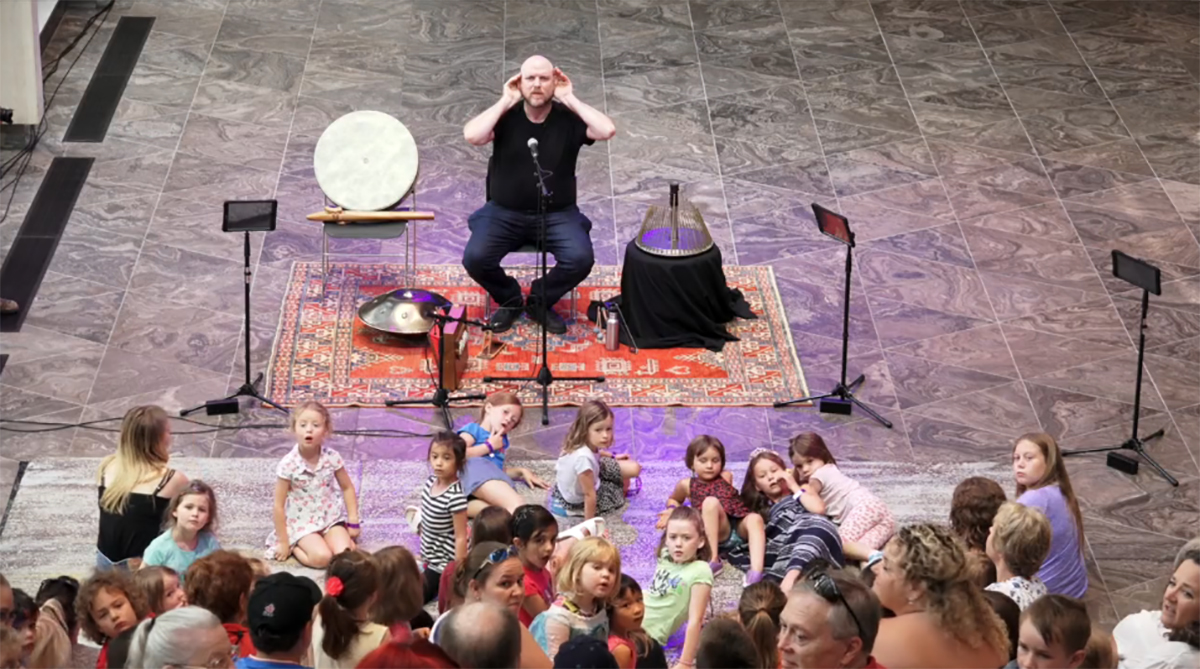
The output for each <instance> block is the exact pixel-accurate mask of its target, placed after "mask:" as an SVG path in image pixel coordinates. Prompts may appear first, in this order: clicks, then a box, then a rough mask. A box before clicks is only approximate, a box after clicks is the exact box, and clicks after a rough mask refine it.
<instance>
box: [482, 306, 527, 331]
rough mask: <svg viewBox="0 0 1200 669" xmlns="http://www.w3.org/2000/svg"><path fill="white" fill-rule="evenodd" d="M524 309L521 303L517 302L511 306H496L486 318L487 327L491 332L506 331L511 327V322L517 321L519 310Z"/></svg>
mask: <svg viewBox="0 0 1200 669" xmlns="http://www.w3.org/2000/svg"><path fill="white" fill-rule="evenodd" d="M522 309H524V305H523V304H518V305H516V306H512V307H496V310H495V311H493V312H492V316H491V318H489V319H488V327H489V328H491V330H492V332H496V333H500V332H508V331H509V330H511V329H512V326H513V323H516V322H517V318H518V317H520V315H521V311H522Z"/></svg>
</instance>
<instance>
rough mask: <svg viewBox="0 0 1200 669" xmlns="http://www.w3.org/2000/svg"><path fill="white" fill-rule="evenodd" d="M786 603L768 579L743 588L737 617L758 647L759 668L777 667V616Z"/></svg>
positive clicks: (777, 587) (781, 592)
mask: <svg viewBox="0 0 1200 669" xmlns="http://www.w3.org/2000/svg"><path fill="white" fill-rule="evenodd" d="M786 605H787V597H786V596H785V595H784V594H783V591H782V590H780V589H779V586H778V585H775V584H774V583H771V582H769V581H759V582H758V583H755V584H754V585H751V586H750V587H748V588H746V589H745V590H743V591H742V598H741V600H739V601H738V611H737V612H738V618H739V619H740V620H741V621H742V626H743V627H745V628H746V633H747V634H749V635H750V640H751V641H753V642H754V647H755V649H757V650H758V667H759V669H776V668H777V667H778V666H779V649H778V644H779V616H780V614H782V613H783V607H784V606H786Z"/></svg>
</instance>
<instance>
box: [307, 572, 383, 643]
mask: <svg viewBox="0 0 1200 669" xmlns="http://www.w3.org/2000/svg"><path fill="white" fill-rule="evenodd" d="M325 574H326V579H325V596H324V597H322V598H321V602H320V603H319V604H317V612H318V613H319V614H320V616H321V626H322V628H323V629H324V633H325V638H324V639H322V641H321V650H323V651H325V654H326V655H328V656H329V657H331V658H333V659H335V660H339V659H341V658H342V657H343V656H345V654H346V653H347V652H348V651H349V650H350V645H351V644H352V643H354V637H355V636H357V635H358V634H359V632H360V629H359V622H358V620H356V619H355V618H354V615H353V613H352V612H353V611H355V610H356V609H358V608H360V607H361V606H363V605H364V604H366V603H367V602H369V601H370V600H371V597H372V596H374V595H375V593H376V592H377V591H378V590H379V568H378V567H377V566H376V565H375V562H374V560H372V559H371V556H370V555H368V554H366V553H364V552H362V551H346V552H344V553H339V554H338V555H335V556H334V557H333V560H331V561H330V562H329V568H328V569H327V570H326V571H325Z"/></svg>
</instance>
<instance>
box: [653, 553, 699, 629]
mask: <svg viewBox="0 0 1200 669" xmlns="http://www.w3.org/2000/svg"><path fill="white" fill-rule="evenodd" d="M712 582H713V575H712V569H711V568H710V567H709V566H708V563H707V562H704V561H703V560H692V561H691V562H689V563H687V564H679V563H677V562H672V561H671V559H670V558H665V557H660V558H659V559H658V567H656V568H655V570H654V580H652V581H651V582H650V587H648V588H646V590H645V598H644V599H645V603H646V617H645V618H644V619H643V620H642V627H643V628H644V629H645V630H646V633H647V634H649V635H650V636H651V638H653V639H654V640H655V641H658V642H659V643H661V644H664V645H665V644H666V643H667V639H668V638H670V636H671V635H672V634H674V633H675V632H677V631H678V630H679V628H680V627H681V626H682V625H683V623H684V622H685V621H687V615H688V603H689V602H690V601H691V596H692V588H693V587H694V586H696V585H707V586H712Z"/></svg>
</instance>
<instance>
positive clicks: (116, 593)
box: [75, 570, 150, 669]
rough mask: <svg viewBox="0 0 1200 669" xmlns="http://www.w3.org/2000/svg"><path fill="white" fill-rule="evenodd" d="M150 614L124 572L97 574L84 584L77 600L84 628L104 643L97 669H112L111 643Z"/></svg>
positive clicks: (90, 636)
mask: <svg viewBox="0 0 1200 669" xmlns="http://www.w3.org/2000/svg"><path fill="white" fill-rule="evenodd" d="M149 614H150V607H149V605H148V604H147V603H146V598H145V597H143V596H142V593H141V591H139V590H138V589H137V588H135V587H134V586H133V581H132V580H131V579H130V578H129V575H128V574H127V573H126V572H124V571H121V570H111V571H99V570H98V571H96V572H95V573H94V574H92V577H91V578H89V579H88V580H86V581H84V582H83V585H82V586H80V588H79V595H78V596H77V597H76V598H75V615H76V616H77V617H78V618H79V626H80V628H81V629H82V630H83V633H84V634H85V635H86V636H87V637H88V638H89V639H91V640H92V641H93V642H95V643H97V644H100V657H99V658H98V660H97V662H96V666H97V669H105V668H106V667H108V642H109V641H110V640H111V639H113V638H115V637H116V636H117V635H118V634H120V633H121V632H124V631H126V630H131V629H133V628H134V627H136V626H137V624H138V621H140V620H142V619H144V618H145V617H146V616H147V615H149Z"/></svg>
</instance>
